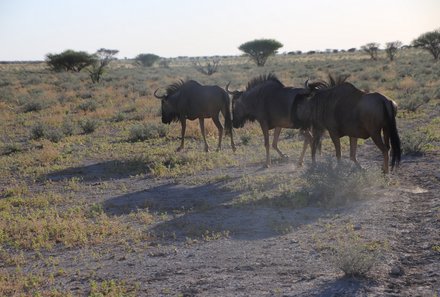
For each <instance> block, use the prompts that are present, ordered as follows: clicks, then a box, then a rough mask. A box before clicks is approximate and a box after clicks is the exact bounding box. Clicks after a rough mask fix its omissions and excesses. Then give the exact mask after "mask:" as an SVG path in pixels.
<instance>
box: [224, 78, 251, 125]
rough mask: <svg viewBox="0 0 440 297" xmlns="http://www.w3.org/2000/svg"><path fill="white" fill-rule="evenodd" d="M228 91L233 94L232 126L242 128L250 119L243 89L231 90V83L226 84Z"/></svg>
mask: <svg viewBox="0 0 440 297" xmlns="http://www.w3.org/2000/svg"><path fill="white" fill-rule="evenodd" d="M226 92H228V94H230V95H232V126H233V127H234V128H242V127H243V126H244V123H245V122H246V120H247V119H248V117H249V115H248V114H247V109H246V107H245V105H244V103H243V94H244V92H243V91H238V90H236V91H230V90H229V83H228V84H227V85H226Z"/></svg>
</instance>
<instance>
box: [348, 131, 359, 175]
mask: <svg viewBox="0 0 440 297" xmlns="http://www.w3.org/2000/svg"><path fill="white" fill-rule="evenodd" d="M356 150H357V138H356V137H350V160H352V161H353V162H354V163H355V164H356V165H357V166H358V167H359V168H361V165H360V164H359V162H358V161H357V159H356Z"/></svg>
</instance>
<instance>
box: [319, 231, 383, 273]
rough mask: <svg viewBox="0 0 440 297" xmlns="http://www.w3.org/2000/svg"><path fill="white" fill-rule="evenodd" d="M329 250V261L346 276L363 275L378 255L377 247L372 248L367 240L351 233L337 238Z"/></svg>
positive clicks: (376, 261) (377, 259) (377, 258)
mask: <svg viewBox="0 0 440 297" xmlns="http://www.w3.org/2000/svg"><path fill="white" fill-rule="evenodd" d="M331 250H332V251H331V253H330V255H329V256H328V258H329V260H330V263H331V264H332V265H333V266H334V267H335V268H338V269H340V270H342V271H343V272H344V274H345V276H348V277H365V276H366V274H367V273H368V272H369V271H370V270H371V268H373V266H374V265H376V264H377V263H378V261H379V257H380V251H379V250H378V249H372V248H371V245H370V244H369V243H368V242H363V241H362V240H361V239H360V238H359V237H358V236H355V235H354V234H352V233H349V235H346V234H345V235H343V236H341V237H340V238H338V240H337V242H336V243H335V244H334V245H333V246H331Z"/></svg>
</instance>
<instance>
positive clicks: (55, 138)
mask: <svg viewBox="0 0 440 297" xmlns="http://www.w3.org/2000/svg"><path fill="white" fill-rule="evenodd" d="M63 136H64V135H63V132H62V131H61V130H59V129H48V130H47V131H46V132H45V135H44V138H46V139H48V140H50V141H51V142H55V143H57V142H60V140H61V139H63Z"/></svg>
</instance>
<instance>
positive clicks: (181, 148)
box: [177, 119, 186, 152]
mask: <svg viewBox="0 0 440 297" xmlns="http://www.w3.org/2000/svg"><path fill="white" fill-rule="evenodd" d="M180 124H181V125H182V131H181V137H182V138H181V140H180V146H179V147H178V148H177V151H178V152H180V151H181V150H183V148H184V146H185V130H186V119H180Z"/></svg>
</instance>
